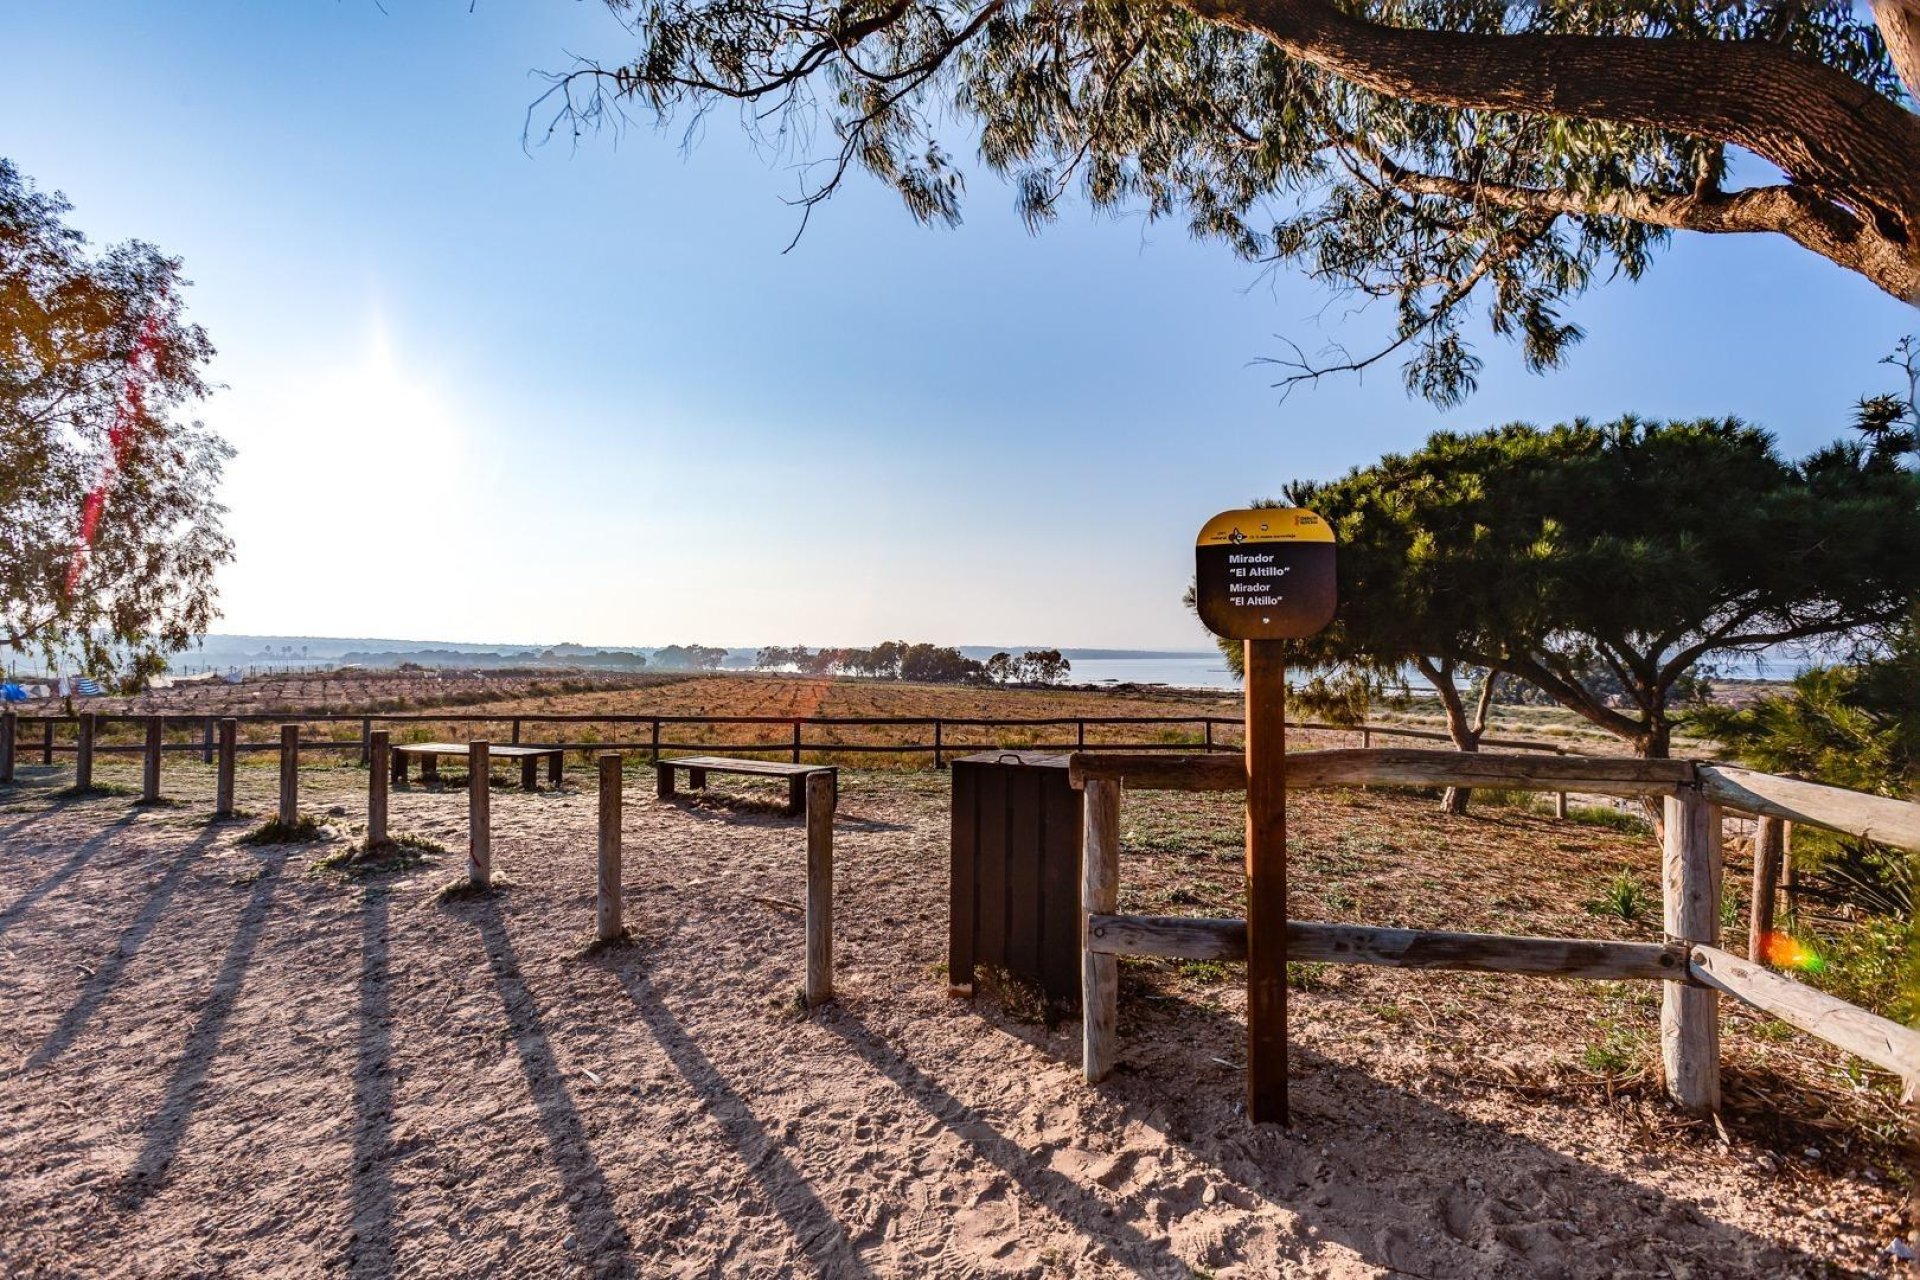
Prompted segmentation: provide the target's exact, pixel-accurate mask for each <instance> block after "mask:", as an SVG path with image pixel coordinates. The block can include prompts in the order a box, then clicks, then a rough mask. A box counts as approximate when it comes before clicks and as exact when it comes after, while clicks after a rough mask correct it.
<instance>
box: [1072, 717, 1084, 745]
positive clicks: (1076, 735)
mask: <svg viewBox="0 0 1920 1280" xmlns="http://www.w3.org/2000/svg"><path fill="white" fill-rule="evenodd" d="M1073 749H1074V750H1075V751H1085V750H1086V749H1087V722H1086V721H1085V720H1075V721H1074V722H1073Z"/></svg>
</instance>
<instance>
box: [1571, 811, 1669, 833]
mask: <svg viewBox="0 0 1920 1280" xmlns="http://www.w3.org/2000/svg"><path fill="white" fill-rule="evenodd" d="M1567 821H1568V822H1577V823H1579V824H1581V825H1582V826H1587V827H1608V828H1611V829H1612V830H1614V831H1650V830H1652V828H1651V827H1650V826H1648V825H1647V822H1646V819H1644V818H1639V817H1635V816H1634V815H1633V814H1631V813H1628V812H1627V811H1626V810H1625V809H1616V808H1614V807H1613V806H1612V805H1609V804H1575V805H1569V806H1567Z"/></svg>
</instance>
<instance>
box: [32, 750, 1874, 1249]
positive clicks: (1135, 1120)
mask: <svg viewBox="0 0 1920 1280" xmlns="http://www.w3.org/2000/svg"><path fill="white" fill-rule="evenodd" d="M169 773H170V776H169V788H170V790H172V791H174V792H176V793H177V794H178V795H179V796H180V797H181V802H180V803H177V804H173V805H168V806H162V807H157V808H148V809H141V808H136V807H134V806H132V804H131V801H130V800H129V798H128V797H126V796H124V795H108V796H103V797H97V798H87V799H79V800H73V799H66V800H62V799H59V798H57V797H56V796H55V795H54V794H53V791H52V787H53V785H54V783H55V781H56V780H58V781H64V779H63V778H62V779H56V778H55V775H54V774H53V773H52V772H51V771H42V770H40V769H39V768H38V767H37V766H36V767H34V768H30V769H28V770H27V771H26V785H25V786H23V787H19V788H16V789H15V790H14V791H13V792H12V793H7V792H0V949H4V956H0V960H3V961H4V963H0V1063H4V1071H5V1077H4V1079H5V1084H4V1087H3V1088H0V1272H4V1273H5V1274H7V1275H13V1276H38V1275H92V1274H105V1275H117V1276H156V1277H158V1276H167V1277H175V1276H197V1275H273V1276H280V1275H284V1276H294V1275H302V1276H304V1275H315V1274H350V1275H354V1276H384V1275H425V1276H443V1275H512V1276H549V1275H552V1276H559V1275H642V1276H709V1275H727V1276H779V1275H822V1276H835V1277H838V1276H868V1275H872V1276H917V1275H938V1276H975V1275H979V1276H1035V1277H1038V1276H1054V1275H1058V1276H1128V1275H1133V1276H1209V1275H1211V1276H1337V1277H1347V1276H1389V1275H1391V1276H1400V1275H1411V1276H1594V1277H1599V1276H1674V1277H1710V1276H1726V1277H1735V1276H1773V1275H1823V1274H1844V1275H1877V1274H1883V1273H1884V1272H1883V1266H1884V1265H1885V1264H1883V1263H1882V1262H1881V1261H1880V1260H1879V1258H1880V1254H1881V1250H1882V1249H1883V1247H1884V1246H1885V1245H1886V1244H1887V1242H1888V1241H1889V1240H1891V1239H1892V1237H1893V1235H1894V1234H1895V1232H1896V1231H1897V1229H1898V1211H1897V1197H1896V1195H1895V1193H1894V1191H1893V1190H1892V1189H1891V1186H1890V1184H1889V1183H1888V1182H1887V1181H1886V1180H1885V1179H1884V1175H1877V1174H1874V1173H1873V1171H1872V1170H1871V1169H1870V1168H1868V1167H1866V1166H1865V1165H1864V1164H1861V1165H1859V1166H1858V1167H1853V1166H1848V1167H1835V1165H1836V1163H1844V1162H1836V1160H1835V1159H1834V1158H1832V1157H1831V1156H1829V1157H1826V1158H1824V1159H1822V1158H1820V1153H1817V1152H1816V1153H1815V1154H1814V1156H1813V1157H1806V1158H1802V1154H1803V1153H1798V1152H1793V1153H1783V1152H1778V1151H1769V1150H1767V1149H1765V1148H1764V1146H1763V1145H1761V1143H1760V1139H1759V1138H1757V1137H1755V1136H1752V1135H1749V1134H1748V1133H1746V1132H1745V1131H1744V1130H1743V1129H1742V1128H1741V1127H1740V1126H1739V1124H1738V1123H1736V1124H1735V1126H1734V1127H1733V1129H1732V1132H1731V1133H1730V1134H1729V1135H1728V1136H1729V1138H1730V1141H1727V1142H1723V1141H1721V1140H1720V1139H1719V1138H1718V1137H1717V1136H1715V1135H1713V1134H1712V1133H1710V1132H1703V1131H1702V1130H1700V1129H1699V1128H1697V1127H1689V1126H1686V1125H1684V1124H1680V1123H1678V1121H1677V1120H1676V1119H1675V1118H1674V1117H1672V1116H1671V1114H1670V1113H1665V1112H1664V1110H1663V1109H1662V1108H1661V1107H1660V1106H1659V1104H1658V1103H1657V1101H1656V1100H1653V1095H1652V1092H1651V1091H1650V1090H1641V1091H1640V1092H1639V1093H1638V1094H1634V1095H1633V1096H1622V1097H1618V1098H1611V1099H1609V1098H1608V1097H1607V1096H1604V1095H1603V1094H1602V1093H1601V1092H1599V1091H1596V1090H1594V1089H1591V1088H1578V1087H1566V1088H1532V1089H1530V1088H1525V1087H1521V1086H1520V1085H1518V1084H1516V1083H1514V1082H1518V1081H1524V1080H1527V1079H1536V1078H1538V1076H1537V1072H1536V1070H1535V1069H1536V1068H1537V1066H1538V1064H1539V1063H1541V1062H1542V1061H1545V1060H1549V1059H1554V1060H1558V1059H1562V1058H1564V1057H1565V1055H1566V1053H1567V1052H1568V1046H1567V1045H1566V1044H1565V1043H1564V1042H1563V1041H1562V1039H1561V1037H1562V1036H1563V1035H1564V1030H1563V1024H1562V1023H1561V1022H1557V1021H1555V1020H1554V1019H1553V1018H1549V1017H1539V1018H1538V1019H1537V1024H1536V1011H1537V1010H1541V1009H1549V1008H1557V1007H1560V1005H1559V1004H1558V1003H1556V1002H1562V1001H1566V1000H1572V999H1577V998H1584V997H1574V996H1568V995H1565V994H1564V991H1565V988H1563V987H1554V986H1551V985H1549V984H1546V983H1543V982H1531V983H1529V982H1508V983H1505V984H1501V983H1500V982H1498V980H1485V979H1471V980H1465V981H1466V985H1461V986H1457V987H1453V988H1447V989H1446V990H1447V991H1449V992H1451V993H1452V994H1450V995H1449V996H1448V997H1447V998H1446V999H1445V1000H1441V999H1439V998H1438V997H1437V996H1435V995H1434V992H1435V991H1436V990H1437V989H1436V988H1434V987H1432V986H1431V985H1430V984H1431V983H1432V982H1433V978H1432V976H1431V975H1419V974H1399V973H1393V972H1388V971H1369V972H1368V973H1366V974H1365V975H1363V977H1361V978H1356V979H1354V980H1353V981H1350V982H1349V981H1344V980H1343V981H1340V982H1335V983H1331V984H1329V986H1328V987H1327V989H1324V990H1305V991H1301V992H1298V993H1296V997H1295V1005H1296V1013H1295V1026H1294V1031H1295V1037H1294V1038H1295V1051H1294V1059H1293V1085H1292V1089H1293V1110H1294V1125H1293V1127H1292V1128H1291V1129H1288V1130H1285V1131H1281V1130H1262V1131H1258V1132H1256V1131H1254V1130H1253V1129H1251V1128H1250V1127H1249V1126H1248V1125H1247V1124H1245V1122H1244V1121H1243V1120H1242V1119H1241V1118H1240V1117H1239V1116H1238V1115H1237V1114H1236V1113H1237V1110H1238V1094H1239V1090H1240V1087H1241V1082H1240V1074H1239V1071H1238V1070H1237V1067H1236V1066H1235V1064H1236V1062H1237V1061H1238V1059H1239V1056H1240V1044H1241V1038H1242V1036H1243V1027H1242V1024H1241V1022H1240V1020H1239V1017H1238V993H1237V991H1236V990H1235V987H1234V984H1233V983H1231V982H1226V983H1221V984H1218V985H1215V986H1213V987H1210V988H1206V989H1205V990H1204V991H1202V992H1200V993H1199V994H1186V995H1183V994H1180V993H1179V991H1177V990H1172V989H1168V988H1163V987H1157V986H1154V985H1153V984H1152V983H1145V984H1144V985H1142V984H1143V982H1144V979H1137V980H1135V981H1133V982H1131V983H1130V985H1129V991H1130V995H1131V998H1130V999H1128V1000H1127V1001H1126V1002H1125V1003H1124V1004H1123V1009H1122V1031H1123V1032H1124V1034H1125V1037H1126V1044H1125V1048H1124V1050H1123V1055H1124V1067H1123V1069H1122V1071H1121V1072H1120V1073H1119V1074H1118V1075H1117V1076H1116V1077H1115V1078H1114V1079H1113V1080H1112V1081H1111V1082H1110V1083H1109V1084H1107V1085H1105V1086H1102V1087H1100V1088H1098V1089H1093V1088H1088V1087H1087V1086H1085V1085H1084V1084H1083V1083H1082V1082H1081V1081H1080V1079H1079V1077H1078V1069H1077V1056H1078V1026H1077V1024H1075V1023H1071V1022H1069V1023H1065V1024H1062V1025H1059V1026H1057V1027H1053V1028H1048V1027H1046V1026H1044V1025H1041V1024H1039V1023H1034V1022H1024V1021H1020V1020H1018V1019H1017V1018H1016V1017H1014V1016H1011V1015H1010V1014H1009V1013H1007V1012H1005V1011H1004V1010H1003V1009H1002V1008H1001V1007H1000V1006H999V1005H997V1004H996V1003H995V1002H994V1001H992V1000H990V999H987V998H984V997H983V998H981V999H978V1000H976V1001H973V1002H968V1001H964V1000H955V999H952V998H950V997H949V996H948V995H947V994H946V984H945V980H944V976H943V975H942V973H941V971H940V967H939V966H940V962H941V961H943V960H944V958H945V956H944V950H945V929H946V903H945V893H946V870H945V868H946V843H947V814H946V804H945V790H944V788H945V780H944V778H942V777H941V776H939V775H934V774H900V773H892V774H851V775H847V776H846V777H845V778H844V785H843V799H842V808H841V815H840V823H839V827H838V836H837V840H838V848H837V860H838V867H839V885H840V890H839V894H838V899H837V911H838V913H839V920H840V928H839V931H838V937H837V948H838V960H839V965H838V973H837V977H836V981H837V983H838V986H839V988H840V992H841V995H840V999H839V1000H838V1001H837V1002H836V1003H834V1004H832V1005H829V1006H826V1007H824V1008H821V1009H819V1010H815V1011H813V1012H811V1013H808V1012H806V1011H805V1010H804V1009H803V1008H802V1007H800V1005H799V1004H798V1003H797V1001H796V996H797V993H798V991H799V986H800V976H801V957H802V927H801V919H800V916H799V915H798V914H797V913H796V912H795V911H794V910H792V909H791V906H790V904H793V903H797V902H798V900H799V899H800V898H801V896H802V892H803V890H802V868H803V850H804V837H803V832H802V829H801V825H800V823H799V821H798V820H794V819H787V818H783V817H778V816H776V815H775V814H774V813H773V812H772V811H771V809H770V808H769V807H767V806H764V805H758V804H754V803H741V802H737V801H736V802H727V801H725V800H723V799H720V798H707V799H702V800H695V801H679V802H675V803H671V804H661V803H658V802H656V801H655V800H654V798H653V797H652V795H651V788H650V787H649V786H648V785H646V781H645V780H643V779H641V778H639V777H637V776H635V777H630V779H629V783H628V793H627V794H628V800H627V812H626V825H625V841H626V848H627V869H626V876H625V881H626V886H627V892H628V894H629V897H630V902H629V920H630V922H631V923H633V924H634V925H636V926H637V928H638V942H637V945H634V946H631V947H622V948H615V949H611V950H608V951H604V952H602V953H600V954H598V955H593V956H586V955H583V944H584V943H585V941H586V939H587V934H588V930H589V928H590V924H591V918H592V901H591V865H592V847H593V846H592V840H593V836H592V832H593V822H594V799H593V797H592V796H591V794H587V793H583V792H577V791H569V792H565V793H562V794H559V795H552V794H539V795H523V794H521V793H518V792H515V791H509V790H501V791H496V792H495V793H494V796H493V814H494V827H495V834H494V859H495V865H496V868H497V870H498V871H499V873H501V874H503V875H505V876H506V877H508V878H510V879H511V880H512V881H513V884H512V886H511V887H510V888H507V889H506V890H504V891H503V892H500V893H498V894H496V895H495V896H492V897H486V898H479V899H466V900H460V899H452V900H442V899H441V898H440V896H439V894H438V892H437V891H438V890H439V889H440V888H441V887H442V886H444V885H446V884H447V883H448V882H449V880H450V878H452V877H453V876H454V875H455V874H456V873H457V871H458V869H459V864H460V856H459V855H460V853H461V852H462V851H463V850H464V845H465V841H464V837H463V834H462V833H463V832H464V823H465V804H464V798H463V794H462V793H460V792H458V791H449V792H429V791H423V790H422V789H420V788H418V787H415V788H413V789H411V790H409V791H405V792H401V793H399V794H398V795H397V796H396V799H395V802H394V827H395V829H396V830H397V831H408V832H414V833H419V834H422V835H426V836H429V837H432V838H434V839H436V840H438V841H440V842H441V843H442V844H443V845H445V846H446V847H447V848H448V849H450V850H453V852H450V853H448V854H445V855H441V856H438V857H435V858H431V859H430V860H429V861H428V862H427V863H426V864H425V865H422V866H418V867H415V868H412V869H409V870H404V871H400V872H396V873H393V874H389V875H382V876H376V877H372V878H368V879H363V880H353V879H348V878H345V877H343V876H340V875H331V874H317V873H314V872H312V871H311V870H310V866H311V864H312V863H313V862H314V861H315V859H316V858H319V857H322V856H324V855H325V854H327V853H329V852H331V851H334V850H336V849H338V848H339V847H340V842H335V843H332V844H325V843H321V844H304V845H279V846H264V847H263V846H250V845H244V844H241V843H239V838H240V836H241V835H243V834H244V833H245V832H246V830H247V829H248V828H249V826H250V825H252V824H251V823H249V822H247V821H240V822H235V823H227V824H220V825H209V824H208V822H207V812H208V809H209V805H208V798H209V791H210V788H209V786H208V778H207V774H206V772H205V771H204V770H202V769H201V768H200V767H199V766H198V765H197V764H196V765H192V766H184V765H183V766H180V767H179V768H178V769H176V768H175V766H174V764H173V763H172V762H170V763H169ZM105 776H106V777H107V778H108V779H109V780H117V781H123V782H124V781H129V780H131V772H130V770H127V771H122V766H120V765H118V764H116V765H113V766H109V768H108V769H107V770H106V772H105ZM580 776H581V775H580V773H578V772H576V773H575V774H574V775H573V780H575V781H577V780H578V779H579V778H580ZM303 785H304V787H305V793H304V796H303V801H304V807H305V808H307V809H308V810H309V811H311V812H313V813H315V814H325V813H326V812H327V811H328V810H329V809H338V810H339V811H340V812H339V813H338V814H337V815H336V816H335V817H334V818H333V819H332V821H333V822H335V823H336V824H337V825H338V826H339V827H340V828H341V829H342V830H343V831H345V830H347V829H349V828H350V827H351V826H352V824H353V823H354V822H356V821H357V820H358V819H359V817H360V816H361V814H362V811H363V810H362V796H361V791H362V788H363V786H364V774H361V773H359V772H357V771H355V770H351V769H344V768H342V769H316V770H313V771H312V772H311V773H310V774H309V775H307V776H306V777H305V778H304V779H303ZM271 786H272V775H271V773H270V772H268V771H266V770H261V769H247V770H243V771H242V792H241V802H242V805H243V806H244V807H247V808H250V809H252V810H254V811H255V812H256V813H258V812H264V811H265V810H267V809H268V808H269V806H270V799H269V796H270V788H271ZM1133 803H1135V802H1134V800H1132V799H1130V800H1129V804H1133ZM1142 803H1144V798H1142ZM1303 803H1304V802H1303ZM1462 821H1465V820H1462ZM1132 861H1133V859H1130V860H1129V862H1130V863H1131V862H1132ZM1390 1008H1391V1009H1395V1010H1411V1011H1413V1013H1414V1017H1413V1022H1412V1025H1413V1028H1414V1030H1412V1031H1410V1030H1409V1029H1408V1024H1407V1020H1406V1018H1405V1016H1404V1015H1403V1014H1400V1013H1396V1014H1395V1015H1394V1016H1389V1015H1387V1014H1386V1013H1385V1012H1384V1010H1387V1009H1390Z"/></svg>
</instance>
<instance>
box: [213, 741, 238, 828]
mask: <svg viewBox="0 0 1920 1280" xmlns="http://www.w3.org/2000/svg"><path fill="white" fill-rule="evenodd" d="M239 732H240V723H239V721H237V720H235V719H234V718H233V717H232V716H223V717H222V718H221V720H220V754H219V759H218V760H217V761H216V762H215V764H214V775H213V816H214V817H216V818H231V817H232V816H233V760H234V747H235V746H236V745H237V744H236V739H237V738H238V737H239Z"/></svg>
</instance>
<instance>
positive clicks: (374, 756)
mask: <svg viewBox="0 0 1920 1280" xmlns="http://www.w3.org/2000/svg"><path fill="white" fill-rule="evenodd" d="M367 737H368V741H367V852H368V853H372V852H373V851H374V850H375V849H378V848H380V847H381V846H383V845H385V844H387V843H389V841H388V839H387V790H388V788H389V787H390V786H391V785H392V775H391V770H392V768H393V737H392V735H391V733H390V732H389V731H388V730H386V729H374V730H371V731H370V732H369V733H368V735H367Z"/></svg>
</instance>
